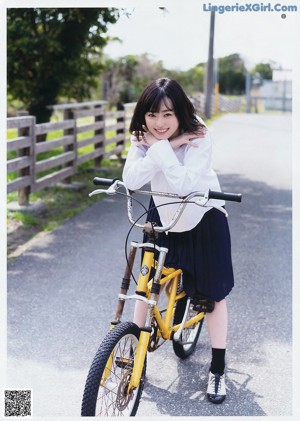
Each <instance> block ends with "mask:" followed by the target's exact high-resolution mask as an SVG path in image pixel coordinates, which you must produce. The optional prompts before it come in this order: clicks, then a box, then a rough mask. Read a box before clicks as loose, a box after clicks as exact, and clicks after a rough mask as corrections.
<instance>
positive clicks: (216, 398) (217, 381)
mask: <svg viewBox="0 0 300 421" xmlns="http://www.w3.org/2000/svg"><path fill="white" fill-rule="evenodd" d="M206 393H207V397H208V400H209V401H210V402H212V403H222V402H223V401H224V399H225V398H226V385H225V374H223V375H222V376H221V375H220V374H217V373H216V374H213V373H212V372H211V371H210V372H209V377H208V385H207V392H206Z"/></svg>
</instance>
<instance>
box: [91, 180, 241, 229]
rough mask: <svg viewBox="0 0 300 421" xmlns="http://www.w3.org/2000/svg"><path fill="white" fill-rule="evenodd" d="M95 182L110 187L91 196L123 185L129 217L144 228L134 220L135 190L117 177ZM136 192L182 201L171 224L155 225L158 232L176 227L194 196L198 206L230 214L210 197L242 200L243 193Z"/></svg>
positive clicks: (113, 192) (142, 226)
mask: <svg viewBox="0 0 300 421" xmlns="http://www.w3.org/2000/svg"><path fill="white" fill-rule="evenodd" d="M93 183H94V184H95V185H96V186H107V187H108V189H107V190H102V189H97V190H94V191H93V192H91V193H90V194H89V196H93V195H95V194H100V193H106V194H108V195H113V194H116V193H117V190H118V189H119V188H120V187H123V188H124V189H125V190H126V196H127V213H128V219H129V221H130V223H131V224H133V225H135V226H136V227H138V228H142V229H144V225H141V224H138V223H137V222H136V221H134V219H133V216H132V197H131V195H132V193H134V191H130V190H129V189H128V188H127V187H126V185H125V183H124V182H123V181H121V180H119V179H117V178H115V179H110V178H100V177H95V178H94V179H93ZM135 193H138V194H146V195H152V196H162V197H168V198H174V199H179V200H180V201H181V203H180V205H179V207H178V209H177V211H176V212H175V214H174V216H173V218H172V220H171V222H170V223H169V225H167V226H164V227H153V229H154V230H155V231H157V232H165V231H169V230H170V229H171V228H173V227H174V225H175V224H176V223H177V221H178V220H179V218H180V216H181V214H182V212H183V211H184V209H185V207H186V205H187V204H188V203H191V201H190V200H191V199H193V198H198V199H197V200H193V203H194V204H195V205H198V206H212V207H214V208H216V209H218V210H220V211H221V212H223V213H224V214H225V215H226V216H228V214H227V212H226V210H225V209H224V208H223V207H220V206H215V205H213V204H208V205H207V203H208V201H209V199H216V200H227V201H231V202H241V201H242V195H241V194H236V193H223V192H216V191H212V190H207V191H206V192H199V191H196V192H192V193H190V194H189V195H188V196H179V195H178V194H175V193H163V192H155V191H148V190H146V191H144V190H136V191H135Z"/></svg>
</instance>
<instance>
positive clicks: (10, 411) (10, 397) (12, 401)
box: [4, 390, 31, 417]
mask: <svg viewBox="0 0 300 421" xmlns="http://www.w3.org/2000/svg"><path fill="white" fill-rule="evenodd" d="M4 416H5V417H31V390H5V391H4Z"/></svg>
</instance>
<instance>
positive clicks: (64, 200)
mask: <svg viewBox="0 0 300 421" xmlns="http://www.w3.org/2000/svg"><path fill="white" fill-rule="evenodd" d="M122 168H123V166H122V164H121V163H120V162H119V161H118V160H115V161H112V160H109V159H107V160H103V162H102V167H101V168H100V169H99V170H97V172H95V171H94V169H93V168H92V162H91V163H85V164H82V166H80V167H79V170H78V174H76V175H75V176H74V177H72V183H73V182H76V183H78V184H79V185H80V188H79V189H76V190H74V189H71V188H68V187H64V185H62V184H59V185H53V186H49V187H46V188H44V189H43V190H40V191H37V192H35V193H32V194H31V195H30V202H31V203H33V204H34V203H36V202H38V201H42V202H43V204H45V208H44V210H43V211H41V212H39V213H33V212H27V211H26V212H19V211H17V212H13V211H7V227H8V236H7V253H8V255H10V254H11V253H13V252H14V251H16V250H17V248H18V247H19V246H22V245H23V244H25V243H26V242H27V241H28V240H30V239H31V238H32V237H34V236H35V235H36V234H38V233H40V232H50V231H52V230H53V229H55V228H57V227H59V226H60V225H61V224H63V223H64V222H65V221H67V220H68V219H70V218H72V217H74V216H75V215H77V214H79V213H80V212H82V211H83V210H84V209H85V208H86V207H87V206H89V205H91V204H93V203H94V202H95V201H97V200H99V196H96V197H91V198H90V197H89V196H88V194H89V193H90V192H91V191H92V190H93V189H94V184H93V182H92V180H93V178H94V176H96V175H97V176H99V177H106V178H116V177H121V175H122ZM9 196H10V197H9V200H10V201H12V200H17V193H11V194H10V195H9Z"/></svg>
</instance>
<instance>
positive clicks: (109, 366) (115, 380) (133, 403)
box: [81, 322, 146, 417]
mask: <svg viewBox="0 0 300 421" xmlns="http://www.w3.org/2000/svg"><path fill="white" fill-rule="evenodd" d="M139 335H140V330H139V328H138V326H137V325H136V324H134V323H132V322H124V323H120V324H119V325H117V326H116V327H115V328H114V329H112V330H111V331H110V332H109V333H108V334H107V335H106V337H105V338H104V340H103V342H102V343H101V345H100V347H99V349H98V351H97V353H96V355H95V358H94V360H93V362H92V365H91V368H90V371H89V374H88V377H87V380H86V384H85V389H84V394H83V400H82V407H81V416H98V417H104V416H115V417H117V416H134V415H135V414H136V412H137V409H138V406H139V403H140V399H141V395H142V391H143V387H144V381H145V375H146V361H145V364H144V368H143V373H142V378H141V381H140V384H139V386H138V387H137V388H136V389H135V390H133V391H132V392H130V393H129V394H128V393H127V388H128V385H129V382H130V378H131V373H132V369H133V362H134V358H135V354H136V349H137V345H138V340H139Z"/></svg>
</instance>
